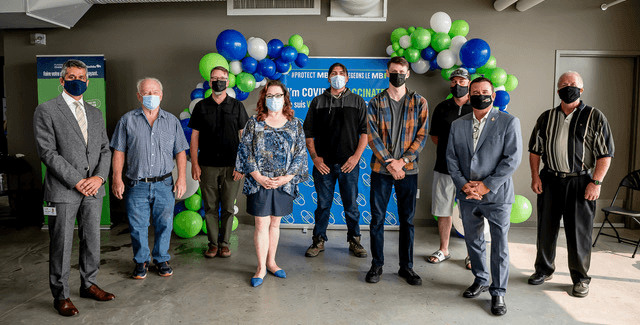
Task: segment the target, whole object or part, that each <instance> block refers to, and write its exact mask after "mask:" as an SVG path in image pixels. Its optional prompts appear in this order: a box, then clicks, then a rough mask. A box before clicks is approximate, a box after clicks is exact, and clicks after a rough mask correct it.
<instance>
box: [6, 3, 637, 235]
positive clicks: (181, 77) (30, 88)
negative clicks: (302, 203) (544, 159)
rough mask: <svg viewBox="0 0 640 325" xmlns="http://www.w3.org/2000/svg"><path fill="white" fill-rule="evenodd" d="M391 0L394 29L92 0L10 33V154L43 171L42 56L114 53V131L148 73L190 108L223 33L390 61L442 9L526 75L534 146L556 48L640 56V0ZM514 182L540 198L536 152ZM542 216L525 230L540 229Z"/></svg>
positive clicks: (422, 206)
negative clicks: (400, 42)
mask: <svg viewBox="0 0 640 325" xmlns="http://www.w3.org/2000/svg"><path fill="white" fill-rule="evenodd" d="M389 2H390V4H389V7H388V19H387V22H327V20H326V16H327V15H328V12H329V1H326V0H325V1H323V2H322V3H323V8H322V15H321V16H297V17H296V16H294V17H277V16H264V17H227V16H226V2H213V3H185V4H175V3H173V4H171V3H164V4H153V5H147V4H127V5H94V6H93V7H92V8H91V9H90V10H89V12H88V13H87V14H86V15H85V16H84V17H83V18H82V19H81V20H80V21H79V23H78V24H77V25H76V26H75V27H73V28H72V29H70V30H67V29H44V30H6V31H5V33H4V55H5V60H6V61H5V62H6V77H5V78H6V80H7V81H8V83H7V97H8V112H7V116H8V122H9V124H8V135H9V151H10V153H12V154H16V153H23V154H25V155H26V157H27V159H28V161H29V162H30V164H31V165H32V167H33V168H34V170H36V171H38V170H39V162H38V158H37V155H36V151H35V147H34V140H33V135H32V121H31V119H32V115H33V111H34V109H35V107H36V104H37V99H36V98H37V94H36V93H37V90H36V65H35V63H36V61H35V56H36V55H38V54H104V55H105V56H106V58H107V77H106V78H107V126H108V132H109V134H111V132H112V131H113V128H114V126H115V124H116V122H117V120H118V118H119V117H120V116H121V115H122V114H123V113H125V112H127V111H128V110H131V109H133V108H135V107H137V105H138V103H137V101H136V97H135V82H136V80H137V79H138V78H140V77H143V76H155V77H157V78H159V79H160V80H162V81H163V83H164V85H165V95H164V101H163V105H162V106H163V108H165V109H167V110H169V111H170V112H173V113H175V114H178V113H179V112H180V111H182V110H183V109H184V108H186V107H187V106H188V104H189V98H188V96H189V94H190V92H191V90H192V89H193V87H194V86H195V84H196V83H197V82H200V81H201V80H200V79H201V77H200V76H199V73H198V62H199V59H200V58H201V57H202V55H204V54H206V53H209V52H215V40H216V37H217V35H218V34H219V33H220V32H221V31H222V30H224V29H228V28H232V29H236V30H238V31H240V32H241V33H243V35H244V36H245V37H247V38H248V37H251V36H256V37H260V38H263V39H265V40H269V39H272V38H279V39H283V40H286V39H288V37H289V36H290V35H292V34H300V35H302V36H303V37H304V40H305V44H307V45H308V46H309V48H310V50H311V53H310V55H312V56H359V57H364V56H385V55H386V53H385V48H386V46H387V45H388V44H389V35H390V33H391V31H392V30H393V29H395V28H397V27H408V26H409V25H413V26H424V27H428V25H429V19H430V17H431V15H432V14H433V13H435V12H436V11H445V12H446V13H448V14H449V15H450V16H451V18H452V20H456V19H464V20H466V21H467V22H468V23H469V25H470V26H471V27H470V33H469V35H468V36H467V38H468V39H470V38H482V39H484V40H486V41H487V42H488V43H489V45H490V46H491V50H492V54H493V55H494V56H495V57H496V58H497V61H498V66H499V67H502V68H504V69H505V70H507V73H510V74H514V75H516V76H517V77H518V79H519V83H520V84H519V86H518V88H517V89H516V90H515V91H513V92H512V93H511V98H512V99H511V103H510V105H509V111H510V112H511V113H512V114H514V115H516V116H518V117H519V118H520V120H521V124H522V131H523V132H522V133H523V139H524V142H525V143H524V145H525V146H526V144H527V142H528V138H529V134H530V132H531V129H532V128H533V125H534V122H535V119H536V118H537V116H538V115H539V114H540V112H541V111H542V110H544V109H547V108H550V107H551V106H552V104H553V95H554V90H555V89H554V82H555V81H554V67H555V65H554V64H555V63H554V62H555V50H558V49H564V50H570V49H574V50H616V51H630V50H633V51H638V50H640V33H639V32H638V30H639V29H638V27H640V23H639V20H638V18H637V17H638V16H639V15H640V6H639V5H638V3H637V1H627V2H624V3H622V4H620V5H618V6H615V7H612V8H610V9H609V10H607V11H602V10H600V9H599V6H600V4H601V3H602V1H594V0H589V1H585V0H563V1H546V2H543V3H541V4H539V5H538V6H536V7H533V8H532V9H530V10H528V11H526V12H518V11H516V10H515V8H513V7H511V8H508V9H506V10H504V11H503V12H497V11H495V10H494V9H493V6H492V4H493V1H490V0H484V1H477V0H464V1H446V2H445V1H438V2H437V3H441V5H434V4H433V3H436V1H429V2H430V4H427V5H425V3H426V2H427V1H423V0H410V1H389ZM33 32H44V33H46V34H47V45H46V46H33V45H30V44H29V34H30V33H33ZM0 44H1V43H0ZM0 51H2V50H1V49H0ZM0 53H1V52H0ZM408 86H409V87H410V88H413V89H416V90H417V91H418V92H419V93H421V94H422V95H424V96H425V97H426V98H427V100H428V102H429V106H430V109H431V110H432V109H433V108H434V107H435V105H436V104H437V103H438V102H440V101H441V100H442V99H444V97H445V96H446V95H447V94H448V84H447V83H446V82H445V81H443V80H442V78H441V77H440V75H439V74H428V75H413V76H412V78H410V79H409V81H408ZM587 86H588V85H587ZM255 93H257V92H253V93H252V96H251V97H250V98H249V99H248V100H247V101H245V105H246V106H247V108H248V110H249V111H250V113H251V111H252V110H253V108H254V107H255V102H256V95H255ZM434 152H435V146H434V145H433V144H432V143H431V142H429V143H428V144H427V146H426V147H425V149H424V151H423V153H422V155H421V157H422V160H421V166H420V168H421V171H422V172H421V177H420V181H419V187H420V189H421V198H420V199H419V200H418V208H417V215H416V218H418V219H423V220H417V224H419V225H420V224H425V220H428V223H430V224H432V223H433V219H432V218H431V217H430V215H431V213H430V201H431V200H430V196H431V180H432V176H431V170H432V168H433V164H434ZM614 167H615V160H614ZM514 180H515V184H516V194H521V195H524V196H526V197H528V198H529V199H530V200H531V201H532V202H535V200H534V199H535V196H534V195H533V193H532V192H531V190H530V188H529V186H530V177H529V167H528V154H527V153H526V150H525V154H524V156H523V163H522V165H521V166H520V168H519V169H518V171H517V172H516V174H515V175H514ZM616 182H617V180H616ZM240 201H241V202H244V198H242V199H241V200H240ZM241 211H244V208H243V207H241ZM533 219H534V218H532V219H530V221H528V222H527V223H525V224H524V225H533Z"/></svg>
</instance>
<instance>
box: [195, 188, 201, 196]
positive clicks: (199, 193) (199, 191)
mask: <svg viewBox="0 0 640 325" xmlns="http://www.w3.org/2000/svg"><path fill="white" fill-rule="evenodd" d="M196 193H198V195H200V196H202V191H201V190H200V186H198V190H197V191H196Z"/></svg>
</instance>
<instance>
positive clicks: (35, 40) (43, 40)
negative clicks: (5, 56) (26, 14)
mask: <svg viewBox="0 0 640 325" xmlns="http://www.w3.org/2000/svg"><path fill="white" fill-rule="evenodd" d="M31 44H33V45H47V35H46V34H41V33H34V34H31Z"/></svg>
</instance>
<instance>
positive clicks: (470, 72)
mask: <svg viewBox="0 0 640 325" xmlns="http://www.w3.org/2000/svg"><path fill="white" fill-rule="evenodd" d="M465 69H467V71H468V72H469V74H474V73H476V68H465Z"/></svg>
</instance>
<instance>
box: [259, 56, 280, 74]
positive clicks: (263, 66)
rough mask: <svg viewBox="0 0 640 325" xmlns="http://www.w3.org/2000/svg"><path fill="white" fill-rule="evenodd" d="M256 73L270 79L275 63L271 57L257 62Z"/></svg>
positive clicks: (274, 69)
mask: <svg viewBox="0 0 640 325" xmlns="http://www.w3.org/2000/svg"><path fill="white" fill-rule="evenodd" d="M258 73H260V74H261V75H263V76H265V77H267V78H269V79H271V76H273V74H274V73H276V64H275V63H273V61H272V60H271V59H262V60H260V62H258Z"/></svg>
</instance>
